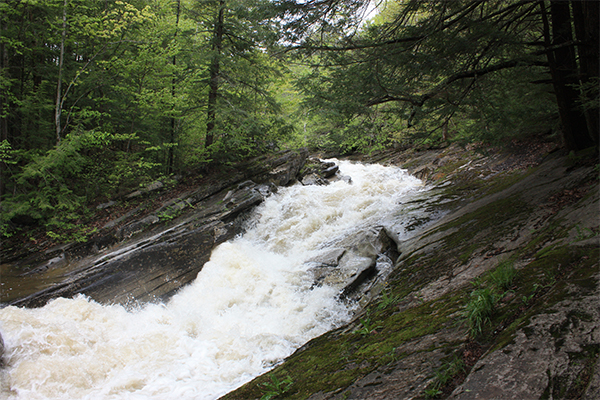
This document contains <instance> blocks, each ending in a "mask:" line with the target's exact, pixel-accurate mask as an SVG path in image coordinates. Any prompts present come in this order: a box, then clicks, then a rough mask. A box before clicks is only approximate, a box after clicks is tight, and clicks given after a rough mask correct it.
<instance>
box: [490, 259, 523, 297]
mask: <svg viewBox="0 0 600 400" xmlns="http://www.w3.org/2000/svg"><path fill="white" fill-rule="evenodd" d="M516 276H517V270H516V269H515V267H514V265H513V263H512V262H510V261H505V262H502V263H500V265H499V266H497V267H496V268H495V269H494V271H492V273H491V274H490V280H491V281H492V283H493V284H494V285H496V287H497V288H498V289H500V290H507V289H509V288H510V287H511V286H512V283H513V281H514V279H515V277H516Z"/></svg>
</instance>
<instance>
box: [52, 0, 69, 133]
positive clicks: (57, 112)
mask: <svg viewBox="0 0 600 400" xmlns="http://www.w3.org/2000/svg"><path fill="white" fill-rule="evenodd" d="M67 3H68V0H65V1H64V3H63V16H62V37H61V39H60V55H59V57H58V83H57V85H56V108H55V110H54V126H55V127H56V142H57V143H60V139H61V133H62V128H61V125H60V118H61V114H62V107H61V104H62V70H63V62H64V58H65V40H66V37H67Z"/></svg>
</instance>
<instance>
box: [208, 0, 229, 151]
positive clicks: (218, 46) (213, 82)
mask: <svg viewBox="0 0 600 400" xmlns="http://www.w3.org/2000/svg"><path fill="white" fill-rule="evenodd" d="M224 12H225V1H224V0H221V1H220V2H219V9H218V11H217V19H216V21H215V30H214V33H213V45H212V49H213V52H214V54H213V60H212V63H211V65H210V69H209V71H210V83H209V91H208V108H207V113H206V141H205V142H204V146H205V147H206V148H208V147H209V146H210V145H212V144H213V141H214V129H215V121H216V115H217V96H218V92H219V73H220V72H219V70H220V66H221V64H220V63H221V61H220V58H221V50H222V47H223V14H224Z"/></svg>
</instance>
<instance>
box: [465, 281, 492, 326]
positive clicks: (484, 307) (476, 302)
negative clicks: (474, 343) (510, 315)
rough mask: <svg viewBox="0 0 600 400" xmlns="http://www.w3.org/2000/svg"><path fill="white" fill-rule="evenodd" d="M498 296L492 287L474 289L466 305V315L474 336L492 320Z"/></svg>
mask: <svg viewBox="0 0 600 400" xmlns="http://www.w3.org/2000/svg"><path fill="white" fill-rule="evenodd" d="M497 299H498V296H497V295H496V294H495V293H493V292H492V290H491V289H490V288H482V289H477V290H474V291H473V292H472V293H471V299H470V300H469V302H468V303H467V305H466V307H465V317H466V318H467V322H468V324H469V331H470V333H471V335H472V336H477V335H479V334H481V333H482V332H483V328H484V326H485V325H486V324H487V323H489V322H490V320H491V317H492V315H493V314H494V311H495V309H496V302H497Z"/></svg>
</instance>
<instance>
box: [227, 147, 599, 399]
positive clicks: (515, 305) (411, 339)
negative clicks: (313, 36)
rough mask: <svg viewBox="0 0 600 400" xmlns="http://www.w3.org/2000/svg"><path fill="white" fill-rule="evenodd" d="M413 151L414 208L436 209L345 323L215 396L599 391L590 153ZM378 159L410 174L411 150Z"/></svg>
mask: <svg viewBox="0 0 600 400" xmlns="http://www.w3.org/2000/svg"><path fill="white" fill-rule="evenodd" d="M413 156H414V155H413ZM419 158H420V159H421V160H422V161H423V163H422V164H421V165H425V166H426V167H427V172H426V173H425V172H424V173H423V177H424V178H427V179H429V182H430V183H431V184H432V185H433V186H434V187H435V188H434V189H433V190H432V193H436V198H437V204H432V203H428V204H427V205H426V207H427V208H429V209H430V208H434V209H436V210H437V211H439V214H437V215H441V216H442V217H441V218H439V219H438V220H437V221H435V222H433V223H431V222H429V224H428V225H425V227H424V230H422V231H420V232H418V233H417V234H416V235H414V236H412V237H409V238H407V239H405V240H398V241H397V243H398V247H397V251H398V253H399V254H400V255H399V256H398V257H397V259H396V261H395V262H394V266H393V268H392V271H391V272H390V274H389V275H388V276H387V278H386V280H385V284H383V285H380V290H379V294H375V293H376V290H375V287H374V288H373V290H372V292H371V293H370V294H369V295H370V296H371V297H369V298H368V299H366V304H365V305H364V307H363V311H362V312H360V313H359V314H358V315H357V317H356V319H355V320H354V321H353V322H351V323H350V324H348V325H347V326H344V327H342V328H340V329H337V330H335V331H332V332H329V333H327V334H325V335H323V336H321V337H319V338H316V339H314V340H312V341H311V342H309V343H308V344H306V345H305V346H304V347H303V348H301V349H299V350H298V351H297V352H296V353H294V354H293V355H292V356H290V357H289V358H288V359H287V360H285V362H283V363H282V364H281V365H279V366H277V367H276V368H275V369H274V370H273V371H272V372H270V373H269V374H266V375H264V376H262V377H258V378H257V379H255V380H254V381H252V382H250V383H248V384H246V385H245V386H243V387H241V388H240V389H238V390H236V391H234V392H232V393H229V394H228V395H226V396H224V398H225V399H249V398H260V397H261V396H262V395H263V394H264V388H265V385H264V384H265V383H268V382H272V381H273V379H280V380H282V379H286V378H287V377H289V378H290V380H291V381H293V384H292V385H291V386H290V387H289V389H288V390H287V391H286V393H284V394H283V395H282V397H283V398H290V399H295V398H298V399H312V400H317V399H444V398H452V399H490V400H491V399H549V398H568V399H579V398H583V399H596V398H600V396H599V390H600V389H599V388H600V380H599V378H598V377H599V376H600V374H599V371H600V369H599V368H600V365H599V364H600V336H599V332H600V315H599V313H600V307H599V306H598V305H599V304H600V290H599V278H600V274H599V273H598V271H599V267H600V266H599V259H600V254H599V247H600V240H599V238H600V235H599V233H600V227H599V224H600V218H599V210H600V202H599V186H598V183H599V179H598V167H597V158H596V157H595V156H592V157H591V158H589V157H586V156H585V155H584V154H582V155H571V156H566V155H561V154H560V153H556V152H555V153H551V154H548V153H545V154H544V153H540V154H539V157H538V158H537V159H536V161H528V162H527V163H525V165H522V164H520V163H518V162H517V161H515V159H513V158H511V156H510V155H503V154H491V155H488V156H485V157H484V156H482V155H478V154H476V153H472V152H469V151H461V150H459V149H457V148H447V149H441V150H435V151H431V152H429V153H427V154H419ZM529 160H534V158H531V159H529ZM379 161H380V162H386V159H385V158H382V159H380V160H379ZM387 162H388V163H398V164H399V165H401V166H406V164H410V165H411V168H412V170H413V171H419V170H420V169H419V168H420V165H419V163H418V162H415V157H412V158H411V157H404V156H402V155H398V154H395V153H390V154H388V157H387ZM421 171H425V170H424V169H421ZM432 214H435V210H434V211H433V212H432ZM421 228H423V227H421ZM342 256H343V253H342V252H338V253H332V254H330V255H329V256H328V257H324V259H323V260H321V261H322V264H323V265H325V267H324V268H326V266H327V265H328V264H330V263H331V264H336V263H338V264H339V261H340V260H341V258H342ZM327 268H328V267H327ZM485 303H488V304H490V307H489V308H486V307H485ZM482 304H483V305H482Z"/></svg>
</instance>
